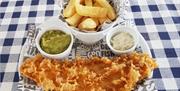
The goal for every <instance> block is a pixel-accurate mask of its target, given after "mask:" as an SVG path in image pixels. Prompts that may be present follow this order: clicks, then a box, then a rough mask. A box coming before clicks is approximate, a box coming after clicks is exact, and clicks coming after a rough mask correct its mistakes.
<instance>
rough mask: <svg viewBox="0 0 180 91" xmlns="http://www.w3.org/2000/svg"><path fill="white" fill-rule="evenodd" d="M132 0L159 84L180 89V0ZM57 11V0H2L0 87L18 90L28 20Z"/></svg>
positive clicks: (132, 13) (41, 18)
mask: <svg viewBox="0 0 180 91" xmlns="http://www.w3.org/2000/svg"><path fill="white" fill-rule="evenodd" d="M129 1H130V13H129V14H130V16H131V18H132V19H133V20H134V22H135V24H136V28H137V29H138V31H139V32H140V33H141V34H142V35H143V37H144V38H145V40H146V41H147V43H148V45H149V47H150V49H151V53H152V55H153V57H154V58H155V59H156V60H157V63H158V65H159V67H158V69H156V70H155V71H154V74H153V79H154V81H155V84H156V88H157V89H158V90H160V91H165V90H166V91H178V90H180V0H129ZM58 14H59V7H58V5H56V4H54V0H1V1H0V78H1V79H0V91H14V90H16V85H17V83H18V80H19V78H18V71H17V69H18V68H17V67H18V58H19V55H20V50H21V48H22V45H23V43H24V41H25V36H26V30H27V26H28V24H31V23H35V24H36V25H38V24H40V23H42V22H43V21H45V20H47V19H48V18H50V17H51V16H57V15H58Z"/></svg>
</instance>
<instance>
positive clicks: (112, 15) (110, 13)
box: [96, 0, 116, 20]
mask: <svg viewBox="0 0 180 91" xmlns="http://www.w3.org/2000/svg"><path fill="white" fill-rule="evenodd" d="M96 2H97V3H98V4H99V5H101V6H102V7H105V8H107V9H108V18H109V19H111V20H114V19H115V18H116V13H115V11H114V9H113V7H112V6H111V5H110V4H109V3H108V2H107V0H96Z"/></svg>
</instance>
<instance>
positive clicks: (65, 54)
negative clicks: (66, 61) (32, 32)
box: [35, 26, 74, 59]
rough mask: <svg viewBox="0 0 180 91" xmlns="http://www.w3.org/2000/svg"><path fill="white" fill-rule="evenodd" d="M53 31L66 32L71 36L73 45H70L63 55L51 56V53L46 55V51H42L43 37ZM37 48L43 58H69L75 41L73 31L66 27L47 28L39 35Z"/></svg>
mask: <svg viewBox="0 0 180 91" xmlns="http://www.w3.org/2000/svg"><path fill="white" fill-rule="evenodd" d="M52 29H56V30H60V31H63V32H65V33H66V34H69V35H70V36H71V43H70V44H69V46H68V48H67V49H66V50H65V51H64V52H62V53H59V54H49V53H46V52H45V51H43V50H42V48H41V47H40V43H39V42H40V38H41V36H42V35H43V34H44V33H45V32H47V31H49V30H52ZM35 41H36V47H37V49H38V50H39V52H40V53H41V54H42V55H43V56H46V57H49V58H53V59H63V58H65V57H68V56H69V54H70V52H71V49H72V45H73V41H74V38H73V35H72V33H71V31H70V30H69V29H67V28H66V27H64V26H54V27H51V28H50V27H49V28H46V29H45V30H42V31H40V32H39V33H38V35H37V37H36V40H35Z"/></svg>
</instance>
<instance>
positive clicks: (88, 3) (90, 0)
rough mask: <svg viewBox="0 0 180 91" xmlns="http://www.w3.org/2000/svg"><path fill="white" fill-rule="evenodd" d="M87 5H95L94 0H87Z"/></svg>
mask: <svg viewBox="0 0 180 91" xmlns="http://www.w3.org/2000/svg"><path fill="white" fill-rule="evenodd" d="M85 5H86V6H92V5H93V1H92V0H85Z"/></svg>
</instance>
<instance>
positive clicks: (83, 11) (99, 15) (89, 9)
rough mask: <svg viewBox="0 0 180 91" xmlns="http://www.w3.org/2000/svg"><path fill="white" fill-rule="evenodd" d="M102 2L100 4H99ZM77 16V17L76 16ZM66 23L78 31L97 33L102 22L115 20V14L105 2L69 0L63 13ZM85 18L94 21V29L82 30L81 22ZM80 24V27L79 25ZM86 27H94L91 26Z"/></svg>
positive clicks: (104, 0)
mask: <svg viewBox="0 0 180 91" xmlns="http://www.w3.org/2000/svg"><path fill="white" fill-rule="evenodd" d="M100 2H102V4H99V3H100ZM77 14H78V15H79V16H77ZM63 16H64V18H65V20H66V22H67V23H68V24H69V25H71V26H74V27H77V28H79V29H80V30H82V29H83V30H84V29H88V31H89V30H96V31H98V30H99V28H100V27H101V25H102V24H103V23H104V22H108V23H109V22H112V20H114V19H115V18H116V14H115V11H114V9H113V8H112V6H111V5H110V4H109V3H108V2H107V1H106V0H102V1H101V0H99V1H98V2H97V0H70V1H69V3H68V5H67V6H66V8H65V9H64V11H63ZM80 16H82V17H83V18H79V17H80ZM86 18H92V19H93V20H94V21H96V27H95V28H94V29H89V28H82V27H81V26H82V24H83V23H82V22H83V21H84V20H85V19H86ZM80 24H81V25H80ZM88 27H94V25H93V24H92V26H91V25H89V26H88Z"/></svg>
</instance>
